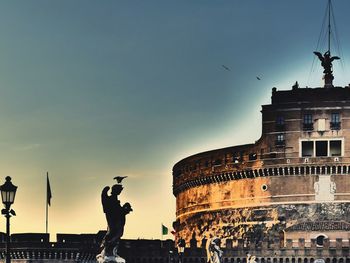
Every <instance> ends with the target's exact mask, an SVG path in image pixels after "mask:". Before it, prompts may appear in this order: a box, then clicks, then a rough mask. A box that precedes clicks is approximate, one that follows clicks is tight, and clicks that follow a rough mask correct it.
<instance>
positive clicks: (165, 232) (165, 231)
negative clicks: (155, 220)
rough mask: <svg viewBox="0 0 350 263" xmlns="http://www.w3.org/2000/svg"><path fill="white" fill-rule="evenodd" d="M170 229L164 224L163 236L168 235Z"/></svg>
mask: <svg viewBox="0 0 350 263" xmlns="http://www.w3.org/2000/svg"><path fill="white" fill-rule="evenodd" d="M168 231H169V230H168V228H167V227H166V226H165V225H163V224H162V235H167V234H168Z"/></svg>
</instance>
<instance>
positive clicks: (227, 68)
mask: <svg viewBox="0 0 350 263" xmlns="http://www.w3.org/2000/svg"><path fill="white" fill-rule="evenodd" d="M221 66H222V67H223V68H224V69H226V70H228V71H231V70H230V68H229V67H227V66H225V65H221Z"/></svg>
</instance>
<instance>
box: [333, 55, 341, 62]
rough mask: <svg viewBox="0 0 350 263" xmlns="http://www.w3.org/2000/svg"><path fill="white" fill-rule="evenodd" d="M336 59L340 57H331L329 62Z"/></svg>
mask: <svg viewBox="0 0 350 263" xmlns="http://www.w3.org/2000/svg"><path fill="white" fill-rule="evenodd" d="M336 59H340V57H337V56H334V57H331V62H332V61H333V60H336Z"/></svg>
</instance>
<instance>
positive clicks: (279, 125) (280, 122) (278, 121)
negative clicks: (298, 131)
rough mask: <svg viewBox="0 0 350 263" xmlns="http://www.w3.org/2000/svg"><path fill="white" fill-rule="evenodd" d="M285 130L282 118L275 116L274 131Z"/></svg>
mask: <svg viewBox="0 0 350 263" xmlns="http://www.w3.org/2000/svg"><path fill="white" fill-rule="evenodd" d="M284 128H285V123H284V117H282V116H277V118H276V130H278V131H283V130H284Z"/></svg>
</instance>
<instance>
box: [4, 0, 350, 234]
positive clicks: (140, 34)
mask: <svg viewBox="0 0 350 263" xmlns="http://www.w3.org/2000/svg"><path fill="white" fill-rule="evenodd" d="M0 4H1V8H0V123H1V127H0V147H1V149H2V150H1V151H0V183H1V178H3V179H2V180H3V181H5V177H6V176H11V177H12V182H13V183H14V184H15V185H17V186H18V191H17V195H16V200H15V203H14V205H13V206H12V208H13V209H14V210H15V211H16V213H17V216H16V217H13V218H12V219H11V231H12V232H13V233H29V232H41V233H42V232H45V202H46V197H45V196H46V172H47V171H48V172H49V176H50V183H51V189H52V200H51V206H50V208H49V232H50V234H51V240H54V239H55V234H56V233H97V232H98V231H99V230H104V229H106V222H105V218H104V214H103V211H102V207H101V202H100V194H101V191H102V189H103V188H104V187H105V186H107V185H109V186H111V185H113V184H114V182H113V177H115V176H117V175H124V176H125V175H126V176H128V178H126V179H125V181H124V187H125V188H124V191H123V193H122V194H121V195H120V200H121V202H122V203H124V202H130V203H131V205H132V207H133V209H134V211H133V212H132V213H131V214H129V215H128V216H127V223H126V227H125V231H124V238H153V239H158V238H161V224H162V223H163V224H164V225H166V226H168V227H169V229H170V230H172V228H171V226H172V222H173V221H174V220H175V197H174V196H173V195H172V167H173V165H174V164H175V163H176V162H178V161H180V160H181V159H183V158H185V157H187V156H189V155H193V154H196V153H199V152H202V151H207V150H211V149H217V148H222V147H228V146H233V145H239V144H246V143H252V142H254V141H256V140H257V139H258V138H259V137H260V133H261V116H260V109H261V105H262V104H269V103H270V97H271V89H272V88H273V87H277V89H278V90H286V89H291V87H292V85H293V84H294V83H295V81H298V82H299V84H300V86H301V87H306V86H309V87H320V86H321V85H322V80H321V78H322V69H321V66H320V65H319V62H318V61H316V60H314V55H313V53H312V52H313V51H315V49H316V47H317V42H318V38H319V34H320V31H321V28H322V21H323V16H324V13H325V8H326V1H320V0H309V1H303V0H293V1H289V0H285V1H280V0H264V1H261V0H247V1H239V0H231V1H228V0H225V1H224V0H216V1H212V0H200V1H199V0H191V1H188V0H186V1H185V0H178V1H170V0H158V1H155V0H148V1H133V0H132V1H118V0H113V1H112V0H105V1H90V0H84V1H83V0H75V1H71V0H60V1H44V0H32V1H27V0H23V1H16V0H14V1H12V0H11V1H1V2H0ZM333 6H334V13H335V15H336V25H337V32H338V35H339V40H340V43H341V47H342V51H343V52H342V62H343V64H340V63H338V62H335V65H334V74H335V80H334V83H335V85H339V86H345V85H347V84H349V83H350V80H349V79H348V78H347V76H349V67H347V63H348V61H350V59H349V58H350V50H348V49H346V47H348V46H349V44H350V34H349V33H350V32H349V30H350V29H349V27H348V26H347V25H348V10H349V8H350V2H349V1H348V0H336V1H334V3H333ZM321 42H322V41H321ZM333 43H334V42H332V44H333ZM319 51H321V52H324V51H326V50H325V49H322V50H321V49H320V50H319ZM332 54H333V55H339V53H337V52H336V50H334V52H333V50H332ZM336 63H337V64H336ZM222 65H225V66H226V67H227V68H228V69H229V70H227V69H225V68H224V67H223V66H222ZM312 65H313V66H312ZM257 76H258V77H259V78H260V79H261V80H258V79H257V78H256V77H257ZM0 231H2V232H5V218H3V219H0ZM164 238H171V235H169V236H165V237H164Z"/></svg>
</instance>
